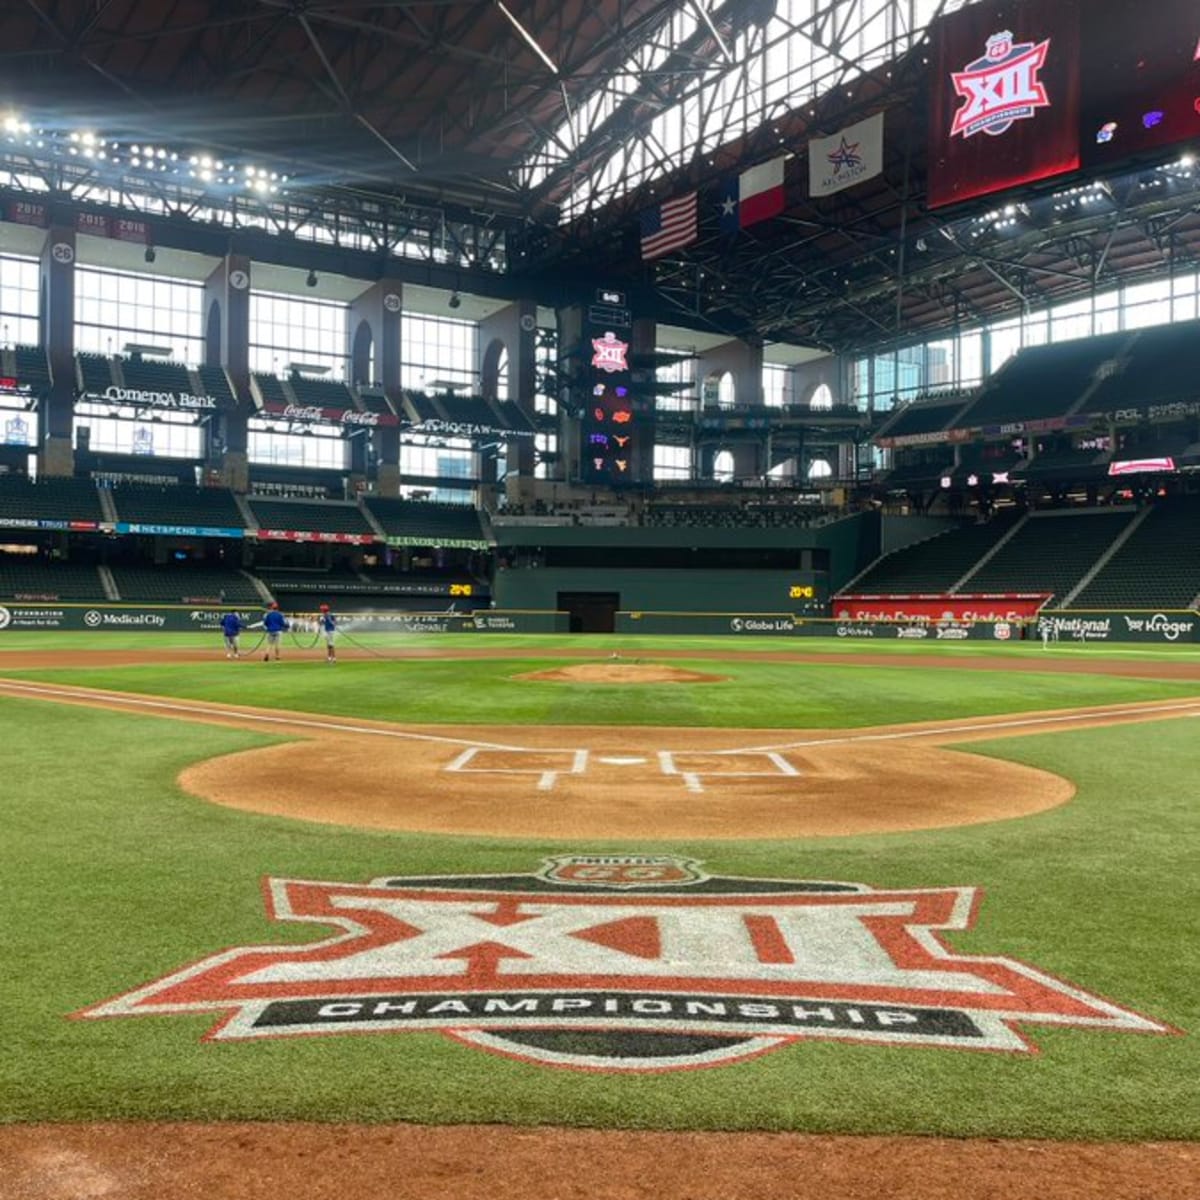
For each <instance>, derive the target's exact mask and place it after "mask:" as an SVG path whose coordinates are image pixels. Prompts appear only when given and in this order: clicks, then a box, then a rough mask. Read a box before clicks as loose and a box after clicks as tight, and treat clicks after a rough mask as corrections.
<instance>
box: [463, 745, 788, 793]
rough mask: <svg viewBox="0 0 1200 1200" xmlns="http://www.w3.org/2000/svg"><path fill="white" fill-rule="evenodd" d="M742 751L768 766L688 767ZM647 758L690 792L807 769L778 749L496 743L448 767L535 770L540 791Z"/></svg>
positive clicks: (475, 771)
mask: <svg viewBox="0 0 1200 1200" xmlns="http://www.w3.org/2000/svg"><path fill="white" fill-rule="evenodd" d="M481 754H484V755H486V756H487V757H486V759H485V760H484V761H485V762H486V763H487V764H489V765H486V766H485V765H477V763H476V760H477V759H478V758H479V756H480V755H481ZM529 755H536V756H537V757H538V758H540V759H542V760H543V762H542V763H541V764H538V765H535V766H521V765H518V764H519V763H520V760H521V758H522V757H523V756H529ZM735 755H736V756H739V757H745V758H760V759H762V760H763V761H764V765H767V764H769V769H768V770H762V771H703V770H690V769H688V765H687V763H688V760H689V759H695V758H697V757H708V758H712V757H716V756H724V757H727V758H728V757H731V756H735ZM554 757H558V758H561V759H563V760H564V761H563V765H562V766H560V767H549V768H548V767H546V766H545V765H544V760H545V759H547V758H551V759H553V758H554ZM497 759H511V760H512V761H513V763H514V765H513V766H493V765H490V764H492V763H494V762H495V761H496V760H497ZM647 762H657V763H658V768H659V772H660V773H661V774H662V775H667V776H671V777H673V778H676V779H679V780H680V781H681V782H682V783H683V786H684V787H685V788H686V789H687V791H689V792H703V791H704V790H705V787H704V780H705V779H711V778H717V779H762V778H773V779H778V778H781V777H785V776H791V777H795V776H798V775H801V774H802V772H801V771H800V769H799V768H798V767H796V766H795V765H794V764H793V763H791V762H789V761H788V759H787V758H785V757H784V755H783V754H781V753H780V752H779V751H777V750H753V749H751V750H712V751H705V750H657V751H655V752H654V753H653V755H652V756H650V757H647V756H646V755H641V754H608V753H605V754H596V753H594V752H593V751H590V750H570V749H563V748H559V749H547V748H535V747H529V748H527V749H520V748H509V747H504V748H491V747H484V746H468V747H467V749H465V750H464V751H463V752H462V753H461V754H459V755H458V756H457V757H455V758H454V759H452V760H451V761H450V762H448V763H447V764H446V765H445V766H444V767H443V768H442V770H443V771H450V772H453V773H455V774H463V775H536V776H537V789H538V791H540V792H549V791H553V790H554V787H555V785H556V784H557V783H558V781H559V779H560V778H561V777H562V776H564V775H586V774H588V773H589V770H590V769H592V768H593V767H595V766H599V767H601V768H604V767H615V768H617V769H618V770H619V769H621V768H623V767H633V766H641V765H644V764H645V763H647Z"/></svg>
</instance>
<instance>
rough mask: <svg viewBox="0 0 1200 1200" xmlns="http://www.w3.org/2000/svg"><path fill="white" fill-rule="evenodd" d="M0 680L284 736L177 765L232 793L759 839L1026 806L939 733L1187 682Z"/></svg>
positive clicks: (1114, 718) (558, 834) (656, 834)
mask: <svg viewBox="0 0 1200 1200" xmlns="http://www.w3.org/2000/svg"><path fill="white" fill-rule="evenodd" d="M0 693H3V694H8V695H16V696H24V697H27V698H30V699H34V698H36V699H43V700H51V701H54V702H57V703H66V704H83V705H87V706H94V707H102V708H111V709H115V710H118V711H126V712H138V713H143V714H153V715H156V716H161V717H167V718H173V719H176V720H184V721H202V722H211V723H216V724H221V725H232V726H235V727H238V728H248V729H257V730H259V731H261V732H270V733H277V734H282V735H285V736H288V735H290V736H292V737H295V738H298V739H299V740H296V741H289V742H285V743H281V744H278V745H274V746H268V747H264V748H261V749H257V750H249V751H242V752H240V753H236V754H231V755H224V756H221V757H218V758H213V759H208V760H206V761H204V762H200V763H196V764H194V765H193V766H191V767H188V768H187V769H185V770H184V771H183V772H182V773H181V774H180V777H179V780H180V784H181V785H182V786H183V787H184V788H185V789H186V790H187V791H189V792H190V793H192V794H193V795H196V796H199V797H201V798H203V799H206V800H209V801H211V802H213V803H216V804H221V805H225V806H227V807H230V808H238V809H243V810H248V811H251V812H258V813H266V814H271V815H275V816H286V817H291V818H296V819H300V820H306V821H313V822H320V823H324V824H335V825H349V826H356V827H360V828H369V829H393V830H398V831H405V832H418V833H422V832H423V833H439V834H458V835H470V836H479V837H528V838H536V839H543V838H550V839H561V838H564V837H570V838H576V839H583V838H595V839H608V838H628V839H636V840H639V841H643V842H644V841H646V840H667V839H676V838H678V839H684V840H696V839H706V838H711V839H721V840H725V839H760V838H803V837H838V836H846V835H853V834H864V833H889V832H901V831H912V830H921V829H940V828H947V827H951V826H959V825H972V824H979V823H983V822H990V821H1000V820H1010V819H1013V818H1017V817H1024V816H1031V815H1033V814H1035V813H1040V812H1044V811H1045V810H1047V809H1050V808H1054V807H1056V806H1058V805H1060V804H1064V803H1066V802H1067V801H1068V800H1069V799H1070V798H1071V797H1072V796H1073V795H1074V785H1073V784H1072V783H1071V782H1070V781H1069V780H1067V779H1063V778H1062V777H1061V776H1058V775H1055V774H1052V773H1051V772H1048V771H1043V770H1039V769H1036V768H1033V767H1028V766H1024V765H1022V764H1018V763H1012V762H1006V761H1004V760H1001V759H995V758H989V757H986V756H983V755H973V754H964V753H961V752H959V751H958V750H956V749H954V748H952V747H953V745H954V744H957V743H961V742H968V741H973V740H980V739H986V738H993V737H1012V736H1020V735H1023V734H1033V733H1045V732H1051V731H1055V730H1071V729H1087V728H1099V727H1105V726H1109V725H1118V724H1125V723H1129V722H1141V721H1154V720H1162V719H1167V718H1172V717H1195V716H1200V699H1186V698H1185V699H1178V700H1164V701H1160V702H1159V701H1150V702H1145V703H1139V704H1125V705H1105V706H1097V707H1090V708H1077V709H1067V710H1052V711H1049V712H1032V713H1013V714H1007V715H1000V716H990V717H976V718H964V719H961V720H957V721H941V722H938V721H928V722H918V723H913V724H909V725H897V726H881V727H877V728H870V729H849V730H813V731H803V730H782V729H759V730H754V729H742V730H737V729H691V728H674V727H670V728H654V727H628V726H497V725H487V726H462V725H453V726H450V725H432V726H415V725H412V726H406V725H398V724H392V723H389V722H384V721H368V720H362V719H354V718H340V717H336V716H330V715H326V714H317V713H292V712H286V711H282V710H276V709H255V708H250V707H245V706H239V705H230V704H215V703H209V702H203V701H198V700H187V701H184V700H177V699H173V698H170V697H165V696H146V695H140V694H128V693H120V692H110V691H102V690H98V689H92V688H81V687H74V686H69V685H64V684H48V683H41V682H37V683H35V682H33V681H24V680H4V679H0Z"/></svg>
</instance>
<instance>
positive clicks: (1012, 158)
mask: <svg viewBox="0 0 1200 1200" xmlns="http://www.w3.org/2000/svg"><path fill="white" fill-rule="evenodd" d="M934 41H935V49H934V55H935V63H934V71H933V75H932V78H931V83H930V86H931V90H932V96H931V103H930V129H929V204H930V207H932V208H936V207H939V206H941V205H946V204H952V203H956V202H958V201H961V200H967V199H970V198H972V197H975V196H982V195H987V194H988V193H991V192H996V191H1000V190H1003V189H1007V188H1013V187H1018V186H1020V185H1022V184H1026V183H1030V182H1032V181H1034V180H1037V179H1045V178H1048V177H1050V176H1053V175H1058V174H1061V173H1063V172H1066V171H1072V170H1074V169H1076V168H1077V167H1078V166H1079V7H1078V3H1077V0H1003V2H1000V3H983V4H978V5H974V6H972V7H970V8H965V9H960V10H959V11H958V12H956V13H954V14H952V15H951V16H950V17H947V18H946V19H945V20H944V21H941V22H939V23H938V25H937V26H936V29H935V32H934ZM978 135H985V136H978Z"/></svg>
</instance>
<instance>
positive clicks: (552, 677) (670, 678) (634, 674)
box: [513, 662, 729, 684]
mask: <svg viewBox="0 0 1200 1200" xmlns="http://www.w3.org/2000/svg"><path fill="white" fill-rule="evenodd" d="M513 678H514V679H518V680H528V681H530V682H531V683H587V684H593V683H601V684H603V683H617V684H631V683H634V684H636V683H724V682H725V680H727V679H728V678H729V676H728V675H708V674H706V673H705V672H703V671H689V670H687V669H686V668H684V667H668V666H666V665H665V664H663V663H636V662H634V663H627V662H596V663H575V664H574V665H573V666H570V667H556V668H554V669H552V670H549V671H529V672H528V673H526V674H524V675H514V676H513Z"/></svg>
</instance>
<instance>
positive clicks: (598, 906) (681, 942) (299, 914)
mask: <svg viewBox="0 0 1200 1200" xmlns="http://www.w3.org/2000/svg"><path fill="white" fill-rule="evenodd" d="M264 891H265V896H266V901H267V907H268V911H269V912H270V914H271V916H272V917H274V918H275V919H277V920H284V921H305V922H312V923H317V924H322V925H329V926H333V927H334V928H335V929H337V930H338V932H337V933H336V934H334V935H333V936H332V937H329V938H326V939H325V940H323V941H320V942H316V943H312V944H309V945H300V946H295V945H293V946H248V947H243V948H238V949H233V950H226V951H223V952H222V953H219V954H215V955H213V956H211V957H210V958H206V959H203V960H201V961H200V962H198V963H194V964H192V965H191V966H187V967H184V968H182V969H181V970H179V971H176V972H174V973H173V974H171V975H168V976H166V977H165V978H163V979H159V980H157V981H156V982H154V983H150V984H147V985H146V986H144V987H140V988H137V989H135V990H134V991H131V992H127V993H125V994H124V995H121V996H118V997H116V998H114V999H112V1000H109V1001H106V1002H105V1003H103V1004H99V1005H96V1006H95V1007H93V1008H90V1009H86V1010H84V1011H83V1012H82V1013H79V1014H77V1015H79V1016H84V1017H114V1016H133V1015H137V1014H139V1013H184V1012H220V1011H226V1012H227V1014H228V1015H227V1016H225V1017H224V1018H223V1019H222V1020H221V1021H220V1022H219V1023H218V1024H217V1025H216V1026H215V1027H214V1028H213V1029H212V1030H211V1031H210V1033H209V1034H208V1037H209V1038H221V1039H230V1038H232V1039H238V1038H260V1037H280V1036H285V1035H288V1034H315V1033H335V1032H339V1031H355V1032H364V1031H381V1032H382V1031H387V1032H408V1031H412V1032H417V1031H421V1032H431V1031H432V1032H439V1033H443V1034H446V1035H448V1036H450V1037H453V1038H456V1039H458V1040H459V1041H462V1042H465V1043H468V1044H470V1045H473V1046H477V1047H480V1048H482V1049H485V1050H491V1051H495V1052H498V1053H502V1054H506V1055H510V1056H514V1057H518V1058H523V1059H529V1060H535V1061H539V1062H544V1063H551V1064H554V1065H558V1066H565V1067H576V1068H583V1069H590V1070H602V1071H618V1070H624V1071H662V1070H671V1069H679V1068H685V1067H698V1066H711V1065H714V1064H719V1063H726V1062H732V1061H736V1060H739V1059H744V1058H748V1057H750V1056H752V1055H757V1054H762V1053H765V1052H767V1051H770V1050H774V1049H778V1048H779V1047H781V1046H786V1045H789V1044H791V1043H793V1042H796V1041H798V1040H800V1039H803V1038H813V1037H820V1038H839V1039H845V1040H848V1041H854V1042H876V1043H881V1044H887V1045H893V1046H900V1045H912V1046H942V1047H948V1048H961V1049H977V1050H1009V1051H1029V1050H1032V1049H1033V1048H1034V1047H1033V1046H1032V1045H1031V1044H1030V1043H1029V1042H1027V1041H1026V1040H1025V1039H1024V1038H1023V1037H1022V1036H1021V1035H1020V1034H1019V1033H1018V1032H1017V1030H1016V1028H1015V1027H1016V1026H1017V1025H1018V1024H1025V1023H1032V1024H1058V1025H1075V1026H1088V1027H1095V1028H1099V1029H1121V1030H1136V1031H1140V1032H1153V1033H1167V1032H1171V1030H1169V1029H1168V1028H1167V1027H1166V1026H1164V1025H1160V1024H1158V1023H1156V1022H1154V1021H1151V1020H1148V1019H1147V1018H1145V1017H1141V1016H1139V1015H1138V1014H1137V1013H1134V1012H1131V1011H1130V1010H1128V1009H1125V1008H1121V1007H1119V1006H1117V1005H1115V1004H1112V1003H1110V1002H1109V1001H1107V1000H1103V999H1101V998H1100V997H1099V996H1095V995H1092V994H1091V993H1088V992H1085V991H1083V990H1082V989H1080V988H1078V987H1075V986H1074V985H1072V984H1069V983H1065V982H1063V981H1062V980H1059V979H1055V978H1053V977H1052V976H1050V975H1047V974H1045V973H1043V972H1041V971H1038V970H1037V969H1036V968H1033V967H1029V966H1026V965H1025V964H1023V963H1019V962H1016V961H1014V960H1012V959H1009V958H1001V957H984V956H978V955H963V954H958V953H956V952H955V951H954V950H953V949H951V948H950V947H949V946H947V945H946V944H945V942H944V940H943V934H944V933H945V932H947V931H954V930H963V929H969V928H970V927H971V925H972V924H973V922H974V918H975V913H976V909H977V905H978V892H977V889H975V888H972V887H945V888H917V889H911V890H907V889H902V890H891V889H877V888H872V887H868V886H866V885H864V884H857V883H828V882H812V881H809V882H800V881H793V880H781V879H746V878H734V877H720V876H710V875H707V874H705V872H704V871H702V870H701V869H700V864H698V863H696V862H695V861H694V860H691V859H677V858H673V857H668V856H662V855H563V856H560V857H557V858H553V859H548V860H546V861H545V862H544V863H543V865H542V869H541V871H539V872H538V873H537V874H536V875H492V876H463V877H459V876H447V877H441V876H437V877H433V876H422V877H418V878H411V877H408V878H382V879H376V880H373V881H372V882H371V883H368V884H352V883H320V882H309V881H306V880H298V879H268V880H266V881H264Z"/></svg>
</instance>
